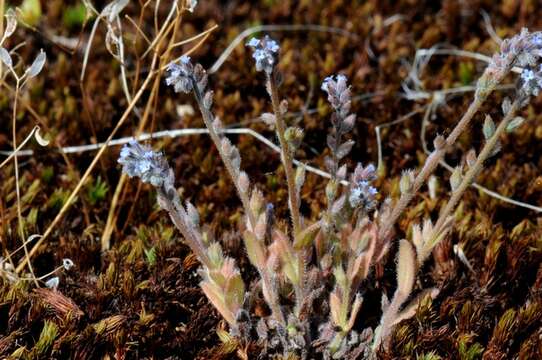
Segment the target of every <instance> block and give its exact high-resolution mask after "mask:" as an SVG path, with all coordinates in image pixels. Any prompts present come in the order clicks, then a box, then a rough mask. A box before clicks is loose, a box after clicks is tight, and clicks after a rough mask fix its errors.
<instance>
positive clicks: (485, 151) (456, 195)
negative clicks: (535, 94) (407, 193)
mask: <svg viewBox="0 0 542 360" xmlns="http://www.w3.org/2000/svg"><path fill="white" fill-rule="evenodd" d="M521 102H522V99H521V98H519V97H518V98H516V100H515V101H514V102H513V103H512V106H511V107H510V110H509V111H508V113H507V114H506V116H505V117H504V119H503V120H502V121H501V123H500V124H499V126H498V127H497V129H496V130H495V133H494V134H493V136H491V137H490V138H489V139H488V140H487V141H486V143H485V145H484V147H483V148H482V151H481V152H480V154H479V155H478V157H477V158H476V162H475V163H474V165H473V166H472V167H471V168H470V169H469V171H467V173H466V174H465V176H464V177H463V179H462V180H461V183H460V184H459V186H458V187H457V189H456V190H455V191H454V192H453V194H452V196H451V197H450V200H449V201H448V203H447V204H446V206H445V207H444V209H443V210H442V211H441V213H440V215H439V218H438V220H437V222H436V224H435V227H434V228H433V232H432V234H431V236H430V237H429V238H430V239H434V238H435V237H436V236H438V234H439V233H440V231H441V230H442V227H443V226H444V223H445V222H446V219H447V218H448V217H449V216H450V215H451V213H452V211H453V210H454V209H455V207H456V205H457V203H458V202H459V200H460V199H461V197H462V196H463V193H464V192H465V190H466V189H467V187H468V186H469V185H470V184H471V183H472V182H473V181H474V178H475V177H476V176H477V175H478V173H479V172H480V170H482V167H483V165H484V161H486V160H487V159H488V158H489V157H490V156H491V154H492V152H493V150H494V149H495V146H496V145H497V142H498V141H499V137H500V136H501V135H502V134H503V133H504V131H505V130H506V127H507V126H508V124H509V123H510V121H512V119H514V116H515V113H516V111H517V110H518V108H519V105H520V104H521ZM434 245H436V244H433V246H434Z"/></svg>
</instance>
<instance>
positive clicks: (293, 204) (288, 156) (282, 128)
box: [266, 73, 301, 236]
mask: <svg viewBox="0 0 542 360" xmlns="http://www.w3.org/2000/svg"><path fill="white" fill-rule="evenodd" d="M266 74H267V73H266ZM267 87H268V89H269V96H270V97H271V104H272V106H273V112H274V113H275V119H276V124H275V125H276V130H277V136H278V138H279V142H280V149H281V152H282V154H281V155H282V156H281V160H282V164H283V165H284V171H285V173H286V182H287V184H288V199H289V201H288V206H289V208H290V214H291V216H292V227H293V232H294V236H296V235H297V234H298V233H299V231H300V230H301V216H300V213H299V204H300V202H299V199H298V196H297V192H296V190H295V171H294V166H293V160H292V151H291V149H290V145H289V144H288V141H286V138H285V133H286V123H285V122H284V117H283V116H282V113H281V111H280V100H279V94H278V89H277V84H276V82H275V80H274V77H273V74H267Z"/></svg>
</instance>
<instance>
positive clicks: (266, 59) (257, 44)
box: [246, 35, 280, 74]
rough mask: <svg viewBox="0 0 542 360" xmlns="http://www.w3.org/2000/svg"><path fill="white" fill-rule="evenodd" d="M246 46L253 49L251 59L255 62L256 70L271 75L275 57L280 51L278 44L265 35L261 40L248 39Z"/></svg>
mask: <svg viewBox="0 0 542 360" xmlns="http://www.w3.org/2000/svg"><path fill="white" fill-rule="evenodd" d="M246 46H248V47H251V48H252V49H253V53H252V57H253V58H254V60H256V70H257V71H265V72H266V73H267V74H271V73H272V72H273V68H274V66H275V63H276V56H277V54H278V52H279V50H280V46H279V44H278V43H277V42H276V41H275V40H273V39H271V38H270V37H269V36H268V35H265V37H264V38H263V39H257V38H252V39H250V41H249V42H248V43H247V44H246Z"/></svg>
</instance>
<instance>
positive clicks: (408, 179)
mask: <svg viewBox="0 0 542 360" xmlns="http://www.w3.org/2000/svg"><path fill="white" fill-rule="evenodd" d="M412 178H413V174H412V171H405V172H404V173H403V175H402V176H401V181H400V182H399V189H400V190H401V194H406V193H408V192H409V191H410V189H411V188H412V182H413V179H412Z"/></svg>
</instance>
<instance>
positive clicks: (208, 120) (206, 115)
mask: <svg viewBox="0 0 542 360" xmlns="http://www.w3.org/2000/svg"><path fill="white" fill-rule="evenodd" d="M192 85H193V88H194V95H195V98H196V102H197V103H198V107H199V110H200V112H201V115H202V118H203V122H204V123H205V126H206V127H207V129H208V130H209V135H211V139H212V140H213V142H214V143H215V146H216V148H217V150H218V154H219V155H220V158H221V159H222V162H223V163H224V165H225V166H226V170H228V173H229V174H230V177H231V178H232V180H233V184H234V185H235V189H236V190H237V194H238V195H239V198H240V199H241V203H242V204H243V208H244V209H245V213H246V214H247V217H248V221H249V223H250V226H251V227H252V229H254V227H255V226H256V217H255V215H254V214H253V213H252V210H251V209H250V199H249V196H248V194H246V193H245V192H243V191H241V188H240V187H239V182H238V181H237V177H238V176H237V174H236V172H235V170H234V167H233V164H232V163H231V161H230V159H229V158H228V156H226V154H225V153H224V151H223V150H222V142H221V140H220V136H219V135H218V134H217V132H216V130H215V128H214V126H213V114H212V113H211V112H210V111H209V110H208V109H207V108H205V106H204V105H203V94H202V93H201V91H200V90H199V88H198V84H197V82H196V81H195V79H192Z"/></svg>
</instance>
